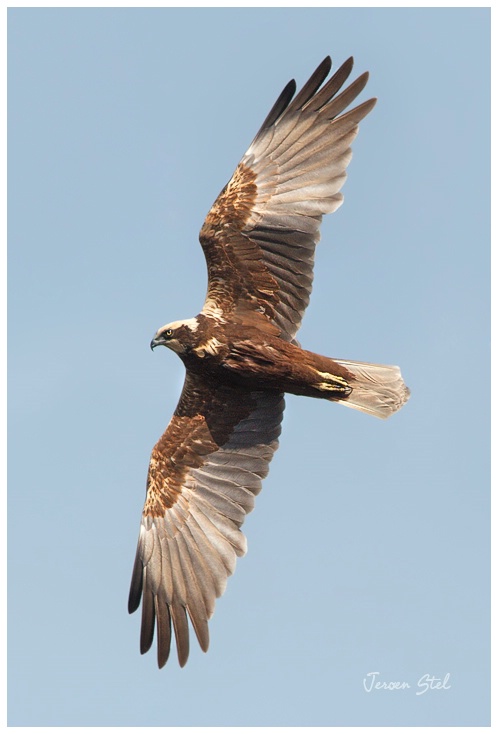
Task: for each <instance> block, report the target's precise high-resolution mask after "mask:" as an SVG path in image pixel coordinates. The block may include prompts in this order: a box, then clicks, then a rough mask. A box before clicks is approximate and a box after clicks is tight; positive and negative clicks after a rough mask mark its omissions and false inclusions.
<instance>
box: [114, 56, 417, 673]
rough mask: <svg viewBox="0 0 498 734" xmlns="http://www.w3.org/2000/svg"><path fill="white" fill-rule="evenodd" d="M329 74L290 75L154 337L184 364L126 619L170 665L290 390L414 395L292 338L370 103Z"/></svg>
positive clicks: (202, 621)
mask: <svg viewBox="0 0 498 734" xmlns="http://www.w3.org/2000/svg"><path fill="white" fill-rule="evenodd" d="M331 66H332V62H331V60H330V58H329V57H327V58H326V59H324V61H323V62H322V63H321V64H320V66H319V67H318V68H317V69H316V71H315V72H314V73H313V74H312V76H311V77H310V79H309V80H308V82H306V84H305V85H304V87H303V88H302V89H301V91H300V92H299V93H298V94H297V95H296V96H294V95H295V92H296V83H295V81H294V80H292V81H291V82H289V84H287V86H286V87H285V89H284V90H283V92H282V93H281V95H280V96H279V98H278V99H277V101H276V102H275V104H274V106H273V107H272V109H271V111H270V113H269V114H268V116H267V118H266V119H265V121H264V122H263V125H262V126H261V129H260V130H259V132H258V133H257V135H256V137H255V138H254V140H253V142H252V143H251V145H250V146H249V149H248V151H247V153H246V154H245V155H244V157H243V158H242V160H241V162H240V163H239V165H238V166H237V168H236V170H235V173H234V174H233V176H232V178H231V179H230V181H229V182H228V184H227V185H226V186H225V188H224V189H223V190H222V192H221V193H220V195H219V196H218V198H217V199H216V201H215V203H214V205H213V206H212V208H211V210H210V212H209V213H208V215H207V217H206V220H205V222H204V224H203V226H202V229H201V232H200V242H201V245H202V249H203V250H204V255H205V258H206V263H207V270H208V289H207V296H206V301H205V303H204V306H203V309H202V311H201V312H200V313H199V314H198V315H197V316H196V317H195V318H190V319H186V320H183V321H174V322H172V323H170V324H166V326H163V327H161V328H160V329H159V330H158V331H157V333H156V335H155V336H154V338H153V340H152V342H151V347H152V348H154V347H156V346H159V345H162V346H165V347H168V348H169V349H172V350H173V351H174V352H176V353H177V354H178V356H179V357H180V359H181V360H182V361H183V363H184V365H185V368H186V377H185V384H184V386H183V391H182V393H181V396H180V401H179V403H178V406H177V408H176V410H175V413H174V415H173V417H172V419H171V422H170V423H169V425H168V427H167V429H166V431H165V433H164V434H163V436H162V437H161V438H160V439H159V441H158V442H157V444H156V445H155V447H154V449H153V450H152V456H151V459H150V466H149V472H148V478H147V494H146V500H145V505H144V509H143V514H142V522H141V526H140V536H139V540H138V548H137V554H136V559H135V565H134V568H133V576H132V581H131V589H130V596H129V602H128V608H129V611H130V613H131V612H134V611H136V609H137V608H138V607H139V605H140V602H142V623H141V634H140V650H141V652H142V653H144V652H147V650H149V648H150V647H151V645H152V642H153V637H154V632H155V631H156V636H157V657H158V664H159V667H162V666H163V665H164V664H165V663H166V661H167V659H168V656H169V653H170V647H171V637H172V632H171V630H172V628H173V630H174V634H175V638H176V648H177V653H178V660H179V663H180V665H181V666H183V665H185V663H186V662H187V658H188V655H189V623H188V618H190V621H191V624H192V626H193V629H194V631H195V634H196V636H197V639H198V641H199V644H200V646H201V648H202V650H204V651H206V650H207V648H208V644H209V633H208V620H209V619H210V617H211V616H212V614H213V611H214V605H215V600H216V597H219V596H221V594H223V591H224V589H225V586H226V582H227V578H228V576H230V575H231V574H232V573H233V571H234V569H235V561H236V557H237V556H242V555H244V553H245V551H246V539H245V537H244V535H243V534H242V532H241V530H240V527H241V525H242V523H243V521H244V518H245V516H246V514H247V513H248V512H250V511H251V510H252V509H253V507H254V498H255V496H256V495H257V494H258V492H259V491H260V489H261V481H262V479H263V478H264V477H265V476H266V475H267V473H268V465H269V463H270V461H271V459H272V456H273V454H274V452H275V451H276V449H277V446H278V436H279V434H280V424H281V422H282V413H283V410H284V393H286V392H288V393H293V394H294V395H307V396H308V397H314V398H324V399H325V400H329V401H331V402H335V403H341V404H342V405H346V406H350V407H351V408H356V409H357V410H360V411H363V412H365V413H370V414H371V415H374V416H377V417H379V418H387V417H388V416H390V415H391V414H392V413H394V412H395V411H397V410H399V408H401V406H402V405H403V404H404V403H405V402H406V400H407V399H408V396H409V391H408V389H407V387H406V386H405V385H404V383H403V380H402V377H401V373H400V370H399V368H398V367H389V366H383V365H376V364H366V363H363V362H351V361H346V360H342V359H330V358H329V357H322V356H320V355H318V354H314V353H312V352H308V351H305V350H304V349H301V347H300V346H299V344H298V342H297V341H296V339H295V336H296V332H297V331H298V329H299V326H300V325H301V320H302V318H303V314H304V311H305V309H306V306H307V305H308V303H309V298H310V293H311V285H312V280H313V260H314V253H315V247H316V244H317V242H318V240H319V236H320V235H319V228H320V223H321V220H322V216H323V215H324V214H328V213H329V212H333V211H335V210H336V209H337V208H338V207H339V206H340V205H341V203H342V199H343V197H342V194H341V193H340V189H341V188H342V185H343V184H344V181H345V180H346V168H347V165H348V163H349V161H350V159H351V149H350V145H351V143H352V141H353V140H354V138H355V137H356V135H357V133H358V124H359V122H360V121H361V120H362V119H363V118H364V117H365V116H366V115H367V114H368V113H369V112H370V110H371V109H372V108H373V106H374V105H375V102H376V100H375V99H369V100H368V101H366V102H362V103H361V104H359V105H358V106H357V107H354V108H353V109H351V110H349V111H347V112H345V110H346V108H347V107H348V106H349V105H350V104H351V103H352V102H353V101H354V100H355V99H356V97H357V96H358V94H359V93H360V92H361V91H362V90H363V88H364V87H365V84H366V83H367V79H368V73H364V74H362V75H361V76H360V77H359V78H358V79H356V81H354V82H353V83H352V84H350V86H348V87H347V88H346V89H344V90H343V91H340V90H341V88H342V87H343V85H344V83H345V81H346V80H347V78H348V77H349V75H350V73H351V69H352V66H353V59H352V58H350V59H348V60H347V61H346V62H345V63H344V64H343V65H342V66H341V67H340V68H339V69H338V71H336V73H335V74H334V75H333V76H332V77H331V78H330V79H328V81H326V82H325V79H326V78H327V76H328V75H329V72H330V70H331ZM324 82H325V83H324Z"/></svg>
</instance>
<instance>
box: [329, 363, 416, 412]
mask: <svg viewBox="0 0 498 734" xmlns="http://www.w3.org/2000/svg"><path fill="white" fill-rule="evenodd" d="M334 362H337V363H338V364H340V365H342V366H343V367H345V368H346V369H347V370H348V372H350V373H352V374H353V375H354V379H353V380H351V379H350V378H348V379H347V382H348V384H349V386H350V387H351V388H352V390H351V393H350V394H349V395H348V397H347V398H341V399H340V400H337V402H338V403H342V404H343V405H347V406H348V407H350V408H355V409H356V410H361V411H362V412H363V413H370V415H375V416H376V417H377V418H389V416H390V415H392V414H393V413H396V411H397V410H399V409H400V408H401V407H402V406H403V405H404V404H405V403H406V401H407V400H408V398H409V397H410V390H409V389H408V388H407V386H406V385H405V383H404V382H403V378H402V377H401V371H400V369H399V367H393V366H389V365H383V364H368V363H367V362H349V361H346V360H341V359H334Z"/></svg>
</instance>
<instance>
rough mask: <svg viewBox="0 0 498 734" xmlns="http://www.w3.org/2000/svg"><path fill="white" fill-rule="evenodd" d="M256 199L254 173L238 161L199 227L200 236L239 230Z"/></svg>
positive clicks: (242, 226)
mask: <svg viewBox="0 0 498 734" xmlns="http://www.w3.org/2000/svg"><path fill="white" fill-rule="evenodd" d="M255 199H256V175H255V173H254V171H252V170H251V169H250V168H249V167H248V166H245V165H244V164H243V163H239V165H238V166H237V168H236V169H235V173H234V174H233V176H232V178H231V179H230V181H229V182H228V183H227V185H226V186H225V188H224V189H223V191H222V192H221V194H220V195H219V196H218V198H217V199H216V201H215V203H214V204H213V206H212V207H211V210H210V212H209V214H208V215H207V217H206V220H205V222H204V225H203V227H202V229H201V237H204V238H207V239H210V238H213V237H218V236H219V235H220V233H221V232H222V230H224V229H227V228H234V229H238V230H241V229H243V228H244V225H245V223H246V222H247V220H248V219H249V216H250V214H251V211H252V207H253V206H254V201H255Z"/></svg>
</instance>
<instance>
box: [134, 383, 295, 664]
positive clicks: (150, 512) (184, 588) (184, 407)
mask: <svg viewBox="0 0 498 734" xmlns="http://www.w3.org/2000/svg"><path fill="white" fill-rule="evenodd" d="M283 409H284V399H283V395H281V394H280V393H278V392H272V391H265V392H248V391H246V390H243V389H240V390H239V389H237V388H233V387H226V386H223V385H220V386H216V385H214V384H212V383H207V382H206V381H205V380H204V379H203V378H201V377H198V376H195V375H193V374H192V373H190V372H187V376H186V379H185V384H184V387H183V392H182V395H181V397H180V401H179V403H178V406H177V408H176V411H175V414H174V416H173V418H172V420H171V422H170V424H169V426H168V428H167V429H166V431H165V433H164V434H163V436H162V438H161V439H160V440H159V441H158V443H157V444H156V446H155V447H154V449H153V451H152V456H151V461H150V467H149V475H148V480H147V497H146V501H145V506H144V511H143V515H142V523H141V526H140V536H139V540H138V548H137V555H136V559H135V565H134V569H133V577H132V582H131V588H130V596H129V602H128V608H129V611H130V612H134V611H135V610H136V609H137V608H138V606H139V604H140V600H142V626H141V636H140V650H141V652H142V653H144V652H147V650H149V648H150V647H151V645H152V642H153V637H154V629H155V627H157V654H158V664H159V667H162V666H163V665H164V664H165V663H166V661H167V659H168V656H169V652H170V644H171V623H172V624H173V629H174V633H175V637H176V646H177V652H178V660H179V662H180V665H182V666H183V665H185V663H186V662H187V658H188V654H189V630H188V621H187V614H188V616H189V617H190V620H191V622H192V625H193V628H194V630H195V633H196V635H197V639H198V641H199V644H200V646H201V648H202V649H203V650H204V651H206V650H207V647H208V644H209V633H208V624H207V623H208V620H209V618H210V617H211V615H212V613H213V611H214V603H215V599H216V597H218V596H220V595H221V594H222V593H223V591H224V590H225V586H226V581H227V578H228V576H230V574H232V573H233V570H234V568H235V561H236V556H241V555H243V554H244V553H245V550H246V541H245V537H244V535H243V534H242V532H241V531H240V529H239V528H240V526H241V525H242V522H243V520H244V518H245V516H246V514H247V513H248V512H250V511H251V510H252V509H253V506H254V497H255V495H257V494H258V492H259V491H260V489H261V480H262V479H263V477H265V476H266V474H267V473H268V465H269V462H270V461H271V458H272V456H273V454H274V452H275V450H276V448H277V446H278V436H279V434H280V424H281V421H282V412H283Z"/></svg>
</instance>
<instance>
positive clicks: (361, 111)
mask: <svg viewBox="0 0 498 734" xmlns="http://www.w3.org/2000/svg"><path fill="white" fill-rule="evenodd" d="M331 66H332V62H331V60H330V57H327V58H326V59H325V60H324V61H323V62H322V63H321V64H320V66H319V67H318V68H317V69H316V71H315V72H314V73H313V74H312V76H311V77H310V79H309V80H308V81H307V82H306V84H305V85H304V87H303V88H302V89H301V91H300V92H299V93H298V94H297V95H296V96H295V97H294V93H295V91H296V83H295V82H294V81H291V82H289V84H288V85H287V86H286V87H285V89H284V90H283V92H282V94H281V95H280V97H279V98H278V100H277V101H276V102H275V105H274V106H273V108H272V110H271V111H270V113H269V115H268V116H267V118H266V120H265V121H264V123H263V125H262V127H261V129H260V130H259V132H258V134H257V135H256V137H255V138H254V140H253V142H252V143H251V145H250V147H249V149H248V151H247V153H246V154H245V155H244V157H243V158H242V160H241V162H240V163H239V165H238V166H237V169H236V170H235V173H234V175H233V176H232V178H231V180H230V181H229V183H228V184H227V185H226V186H225V188H224V189H223V191H222V192H221V193H220V195H219V196H218V198H217V199H216V201H215V203H214V204H213V206H212V208H211V210H210V212H209V213H208V215H207V217H206V220H205V222H204V224H203V227H202V229H201V232H200V241H201V245H202V247H203V250H204V254H205V257H206V261H207V266H208V293H207V297H206V303H205V305H204V309H203V310H204V312H205V313H209V312H213V311H218V313H222V314H224V315H225V317H226V316H227V315H230V317H231V318H237V316H238V315H239V314H240V316H241V318H242V319H243V318H244V317H246V318H247V317H249V318H250V314H251V313H252V314H255V313H260V314H264V315H265V316H266V318H267V320H268V321H269V322H270V323H272V324H273V325H274V326H275V327H277V328H278V330H279V332H280V335H281V336H282V337H283V338H284V339H288V340H291V339H293V338H294V336H295V334H296V332H297V330H298V329H299V326H300V324H301V320H302V317H303V313H304V311H305V309H306V306H307V305H308V303H309V297H310V293H311V286H312V280H313V259H314V252H315V247H316V244H317V242H318V240H319V236H320V234H319V228H320V223H321V220H322V215H323V214H327V213H329V212H333V211H335V210H336V209H337V208H338V207H339V206H340V205H341V203H342V199H343V197H342V194H341V193H339V192H340V189H341V187H342V185H343V184H344V181H345V180H346V168H347V166H348V163H349V161H350V160H351V149H350V145H351V142H352V141H353V140H354V138H355V137H356V134H357V132H358V123H359V122H360V121H361V120H362V119H363V118H364V117H365V115H367V114H368V112H370V110H371V109H372V108H373V106H374V104H375V102H376V100H375V99H370V100H368V101H366V102H363V103H362V104H360V105H358V106H357V107H355V108H354V109H352V110H350V111H349V112H345V113H344V110H345V109H346V108H347V107H348V105H350V104H351V102H353V100H355V99H356V97H357V96H358V94H359V93H360V92H361V91H362V90H363V88H364V87H365V84H366V83H367V80H368V73H364V74H362V75H361V76H360V77H359V78H358V79H356V81H354V82H353V83H352V84H351V85H350V86H348V87H347V88H346V89H345V90H344V91H342V92H340V91H339V90H340V89H341V87H342V86H343V85H344V82H345V81H346V79H347V78H348V76H349V74H350V73H351V69H352V67H353V59H352V58H350V59H348V60H347V61H346V62H345V63H344V64H343V65H342V66H341V67H340V68H339V69H338V71H337V72H336V73H335V74H334V75H333V76H332V77H331V78H330V79H329V80H328V81H327V82H326V83H325V84H324V85H323V86H321V85H322V83H323V82H324V81H325V79H326V77H327V75H328V74H329V71H330V69H331ZM320 87H321V88H320ZM342 113H344V114H342Z"/></svg>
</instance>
